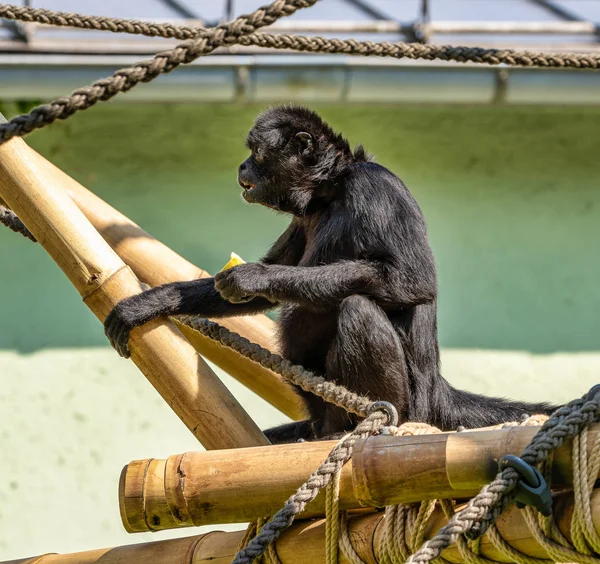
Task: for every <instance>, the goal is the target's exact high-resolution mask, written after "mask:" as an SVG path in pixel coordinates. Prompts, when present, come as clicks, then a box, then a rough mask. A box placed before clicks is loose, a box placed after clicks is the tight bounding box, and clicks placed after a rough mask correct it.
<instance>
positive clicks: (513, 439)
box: [119, 425, 600, 533]
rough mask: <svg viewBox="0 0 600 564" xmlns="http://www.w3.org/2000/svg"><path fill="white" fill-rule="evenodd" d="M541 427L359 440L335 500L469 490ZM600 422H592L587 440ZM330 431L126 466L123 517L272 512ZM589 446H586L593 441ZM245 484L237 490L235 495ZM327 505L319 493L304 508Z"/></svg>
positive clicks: (565, 466) (321, 455) (222, 517)
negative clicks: (317, 437) (303, 439)
mask: <svg viewBox="0 0 600 564" xmlns="http://www.w3.org/2000/svg"><path fill="white" fill-rule="evenodd" d="M538 429H539V427H509V428H506V429H497V430H488V431H472V432H464V433H442V434H436V435H417V436H412V437H392V436H377V437H371V438H369V439H367V440H363V441H358V442H357V444H356V446H355V447H354V455H353V457H352V459H351V460H350V462H349V463H348V464H346V466H344V468H343V469H342V475H341V483H340V508H341V509H354V508H359V507H364V506H367V507H383V506H386V505H393V504H397V503H412V502H416V501H421V500H425V499H440V498H467V497H472V496H473V495H475V494H476V493H477V492H478V491H479V490H480V489H481V487H482V486H484V485H485V484H487V483H488V482H490V481H491V480H492V479H493V478H494V476H495V475H496V473H497V468H498V460H499V459H500V458H501V457H502V456H503V455H505V454H517V455H518V454H520V453H521V451H522V450H523V449H524V448H525V447H526V446H527V444H529V442H530V441H531V439H532V438H533V436H534V435H535V433H536V432H537V431H538ZM599 432H600V425H594V426H592V427H590V439H589V441H588V444H589V445H593V444H594V440H595V437H596V436H597V434H598V433H599ZM334 445H335V441H322V442H312V443H301V444H289V445H277V446H269V447H261V448H249V449H245V450H243V451H235V452H232V451H212V452H188V453H186V454H183V455H174V456H170V457H169V458H168V459H167V460H157V459H149V460H141V461H135V462H132V463H131V464H129V465H128V466H126V467H125V468H124V469H123V473H122V474H121V480H120V483H119V500H120V510H121V519H122V521H123V524H124V526H125V528H126V529H127V530H128V531H129V532H132V533H135V532H144V531H151V530H152V531H156V530H163V529H172V528H178V527H189V526H193V525H208V524H218V523H243V522H246V521H252V520H255V519H257V518H261V517H267V516H269V515H272V514H273V513H275V512H276V511H277V510H278V509H279V508H280V507H281V506H282V505H283V503H284V502H285V500H286V499H287V498H288V497H289V496H290V495H291V494H293V493H294V492H295V491H296V490H297V489H298V487H299V486H300V485H301V484H302V483H304V481H305V480H306V479H307V478H308V476H309V475H310V474H311V473H312V472H313V471H314V470H315V469H316V468H317V467H318V466H319V465H320V464H321V462H322V461H323V460H324V459H325V458H326V456H327V454H328V452H329V451H330V450H331V449H332V448H333V446H334ZM590 448H591V447H590ZM571 467H572V459H571V445H570V444H565V445H563V446H562V447H560V448H559V449H558V450H557V451H556V453H555V456H554V465H553V472H554V475H553V482H552V483H553V485H554V486H555V487H561V486H565V485H570V484H572V483H573V477H572V473H571ZM240 492H243V495H240ZM324 513H325V500H324V496H323V494H319V496H317V498H316V499H315V500H314V501H313V502H312V503H310V504H309V505H308V506H307V508H306V511H305V512H304V513H303V517H304V518H308V517H315V516H322V515H324Z"/></svg>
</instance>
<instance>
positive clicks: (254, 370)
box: [32, 150, 304, 419]
mask: <svg viewBox="0 0 600 564" xmlns="http://www.w3.org/2000/svg"><path fill="white" fill-rule="evenodd" d="M32 153H33V150H32ZM33 156H34V157H35V159H36V160H37V163H38V164H39V165H40V166H43V167H46V168H47V169H48V171H49V174H51V175H52V177H53V178H55V179H56V180H57V182H58V183H59V184H60V185H61V186H62V187H63V188H64V189H65V190H67V192H68V193H69V195H70V196H71V198H72V199H73V201H74V202H75V203H76V204H77V206H78V207H79V209H80V210H81V211H82V212H83V214H84V215H85V216H86V217H87V219H88V220H89V221H90V222H91V223H92V225H93V226H94V227H95V228H96V229H97V230H98V231H99V232H100V234H101V235H102V237H104V239H105V240H106V242H107V243H108V244H109V245H110V246H111V247H112V248H113V249H114V250H115V252H116V253H117V254H118V255H119V256H120V257H121V259H123V261H124V262H125V263H126V264H127V265H129V266H130V267H131V268H132V269H133V271H134V273H135V274H136V275H137V276H138V278H140V280H142V281H143V282H146V283H147V284H149V285H151V286H158V285H160V284H167V283H169V282H177V281H180V280H193V279H195V278H203V277H207V276H210V274H208V273H207V272H206V271H204V270H202V269H201V268H198V267H197V266H195V265H193V264H192V263H190V262H189V261H187V260H185V259H184V258H183V257H181V256H180V255H178V254H177V253H176V252H174V251H172V250H171V249H169V248H168V247H167V246H166V245H164V244H163V243H161V242H160V241H158V240H156V239H155V238H154V237H152V236H151V235H149V234H148V233H146V232H145V231H144V230H143V229H142V228H141V227H139V226H138V225H136V224H135V223H134V222H133V221H131V220H130V219H128V218H127V217H126V216H124V215H123V214H122V213H120V212H119V211H117V210H116V209H114V208H113V207H112V206H110V205H109V204H107V203H106V202H104V201H103V200H102V199H101V198H99V197H98V196H96V195H95V194H93V193H92V192H90V191H89V190H87V189H86V188H85V187H84V186H82V185H81V184H79V182H77V181H76V180H74V179H73V178H71V177H70V176H69V175H68V174H66V173H65V172H63V171H62V170H60V169H59V168H58V167H56V166H55V165H53V164H52V163H51V162H49V161H48V160H46V159H45V158H44V157H43V156H42V155H40V154H39V153H34V155H32V158H33ZM175 323H176V324H177V326H178V327H179V329H180V330H181V331H182V332H183V334H184V335H185V336H186V337H187V339H188V340H189V341H190V342H191V343H192V345H193V346H194V347H195V348H196V350H197V351H198V352H199V353H200V354H202V355H203V356H205V357H206V358H208V359H209V360H210V361H211V362H214V363H215V364H216V365H217V366H219V367H220V368H222V369H223V370H225V372H227V373H228V374H231V375H232V376H233V377H234V378H235V379H236V380H238V381H239V382H241V383H242V384H244V385H245V386H246V387H247V388H249V389H250V390H252V391H253V392H255V393H256V394H258V395H259V396H260V397H262V398H263V399H265V400H266V401H268V402H269V403H270V404H271V405H273V406H275V407H276V408H277V409H279V410H280V411H282V412H283V413H285V414H286V415H287V416H288V417H291V418H292V419H302V418H303V417H304V412H303V409H302V404H301V402H300V399H299V398H298V396H297V394H296V393H295V392H294V391H293V390H292V388H291V387H290V386H289V385H288V384H286V382H284V380H283V378H281V376H279V375H278V374H275V373H274V372H272V371H270V370H268V369H267V368H263V367H262V366H260V365H259V364H257V363H255V362H253V361H251V360H250V359H247V358H245V357H243V356H241V355H239V354H237V353H236V352H234V351H232V350H230V349H228V348H227V347H223V346H222V345H220V344H218V343H216V342H214V341H212V340H211V339H209V338H208V337H204V336H203V335H201V334H200V333H198V332H197V331H194V330H193V329H190V328H189V327H186V326H185V325H182V324H180V323H178V322H177V321H176V322H175ZM219 323H221V324H222V325H224V326H225V327H227V328H228V329H230V330H232V331H235V332H236V333H239V334H240V335H243V336H244V337H246V338H247V339H249V340H251V341H254V342H255V343H258V344H259V345H261V346H263V347H264V348H267V349H270V350H275V348H276V346H275V342H274V338H273V333H274V324H273V322H272V321H271V320H270V319H269V318H268V317H267V316H266V315H256V316H252V317H234V318H229V319H221V320H219Z"/></svg>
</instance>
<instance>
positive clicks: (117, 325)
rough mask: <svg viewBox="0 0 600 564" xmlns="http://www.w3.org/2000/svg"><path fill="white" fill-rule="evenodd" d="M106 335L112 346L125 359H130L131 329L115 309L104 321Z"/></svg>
mask: <svg viewBox="0 0 600 564" xmlns="http://www.w3.org/2000/svg"><path fill="white" fill-rule="evenodd" d="M104 333H105V335H106V336H107V337H108V340H109V342H110V344H111V346H112V347H113V348H114V349H115V350H116V351H117V352H118V353H119V355H120V356H122V357H123V358H129V356H130V353H129V345H128V343H129V333H130V329H129V327H127V324H126V323H123V320H122V319H120V318H119V315H118V313H117V312H116V311H115V310H114V309H113V311H111V312H110V313H109V315H108V317H107V318H106V320H105V321H104Z"/></svg>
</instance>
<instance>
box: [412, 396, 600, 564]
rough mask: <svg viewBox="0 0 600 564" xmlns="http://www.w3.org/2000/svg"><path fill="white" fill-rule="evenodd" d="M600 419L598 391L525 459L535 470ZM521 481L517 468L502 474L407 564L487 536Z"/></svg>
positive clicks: (566, 414) (563, 416)
mask: <svg viewBox="0 0 600 564" xmlns="http://www.w3.org/2000/svg"><path fill="white" fill-rule="evenodd" d="M599 419H600V388H598V387H595V388H592V390H590V393H589V394H588V395H587V396H586V397H584V398H582V399H577V400H574V401H572V402H570V403H569V404H567V405H565V406H564V407H561V408H559V409H558V410H557V411H556V412H555V413H554V414H553V415H552V417H551V418H550V419H548V421H546V423H544V425H543V426H542V428H541V429H540V430H539V432H538V433H537V434H536V435H535V437H534V438H533V439H532V441H531V443H530V444H529V445H528V446H527V447H526V448H525V450H524V451H523V453H522V455H521V458H522V459H523V460H524V461H525V462H527V463H528V464H530V465H532V466H535V465H538V464H540V463H541V462H543V461H544V460H545V459H546V458H547V457H548V456H549V454H550V453H551V452H552V451H553V450H555V449H556V448H558V447H559V446H560V445H562V444H563V443H564V442H565V441H566V440H569V439H573V438H574V437H576V436H577V435H578V434H580V433H581V432H582V431H583V429H585V428H586V427H587V426H588V425H590V424H591V423H594V422H596V421H598V420H599ZM518 479H519V475H518V474H517V472H516V471H515V470H514V469H513V468H506V469H505V470H503V471H502V472H499V473H498V475H497V476H496V479H495V480H494V481H493V482H491V483H490V484H488V485H487V486H485V487H484V488H482V490H481V492H480V493H479V494H478V495H477V496H476V497H474V498H473V499H471V500H470V501H469V503H468V504H467V505H466V506H465V508H464V509H462V510H461V511H459V512H458V513H456V514H455V515H454V516H453V517H452V519H450V522H449V523H448V524H447V525H446V526H444V527H442V528H441V529H440V530H439V531H438V533H437V534H436V535H435V537H434V538H433V539H431V540H429V541H427V542H425V543H424V544H423V546H421V548H420V549H419V550H418V551H417V552H416V553H415V554H413V555H412V556H411V557H410V558H409V559H408V560H407V564H427V563H429V562H431V561H432V560H434V559H435V558H438V557H439V556H440V554H441V552H442V551H443V550H444V549H445V548H447V547H448V546H449V545H450V544H452V543H453V542H455V541H456V540H457V539H458V537H459V536H460V535H463V534H467V535H468V536H469V537H471V538H475V537H479V536H481V535H483V534H484V533H485V532H486V531H487V530H488V529H489V527H490V526H491V524H492V523H493V522H494V521H495V520H496V519H497V517H498V516H499V515H500V513H501V512H502V511H503V510H504V509H505V507H506V506H507V505H508V504H509V503H510V502H511V501H512V500H513V499H514V495H515V492H514V489H515V487H516V485H517V482H518ZM557 544H558V543H557ZM580 558H582V557H581V556H580Z"/></svg>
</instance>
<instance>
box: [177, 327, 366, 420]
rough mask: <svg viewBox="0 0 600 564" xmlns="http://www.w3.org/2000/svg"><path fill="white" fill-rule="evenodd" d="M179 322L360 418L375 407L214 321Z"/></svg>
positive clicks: (341, 387)
mask: <svg viewBox="0 0 600 564" xmlns="http://www.w3.org/2000/svg"><path fill="white" fill-rule="evenodd" d="M178 319H179V320H180V321H181V322H182V323H184V324H185V325H187V326H188V327H191V328H192V329H194V330H196V331H198V332H199V333H201V334H202V335H204V336H206V337H208V338H209V339H212V340H213V341H217V342H218V343H221V344H222V345H223V346H226V347H229V348H230V349H233V350H234V351H236V352H238V353H239V354H241V355H243V356H245V357H246V358H249V359H251V360H253V361H254V362H257V363H258V364H260V365H261V366H264V367H265V368H268V369H269V370H272V371H273V372H276V373H277V374H279V375H280V376H282V377H283V378H284V379H285V380H287V381H288V382H290V383H291V384H294V385H295V386H298V387H300V388H302V389H303V390H304V391H305V392H311V393H313V394H315V395H316V396H319V397H320V398H323V399H324V400H325V401H327V402H329V403H333V404H334V405H337V406H338V407H341V408H343V409H345V410H346V411H349V412H350V413H355V414H356V415H359V416H360V417H365V416H366V415H367V412H368V410H369V406H370V405H371V404H372V402H371V400H370V399H369V398H366V397H364V396H359V395H358V394H355V393H354V392H351V391H349V390H347V389H346V388H344V387H343V386H338V385H337V384H334V383H333V382H328V381H327V380H325V378H322V377H321V376H316V375H315V374H313V373H312V372H311V371H310V370H307V369H306V368H304V367H303V366H300V365H298V364H292V363H291V362H290V361H289V360H286V359H285V358H283V357H281V356H279V355H278V354H275V353H272V352H271V351H269V350H267V349H265V348H263V347H261V346H260V345H258V344H256V343H253V342H251V341H249V340H248V339H246V338H245V337H242V336H241V335H238V334H237V333H234V332H233V331H230V330H229V329H227V328H226V327H223V326H222V325H219V324H218V323H215V322H214V321H209V320H208V319H204V318H201V317H195V316H191V315H184V316H180V317H179V318H178Z"/></svg>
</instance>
